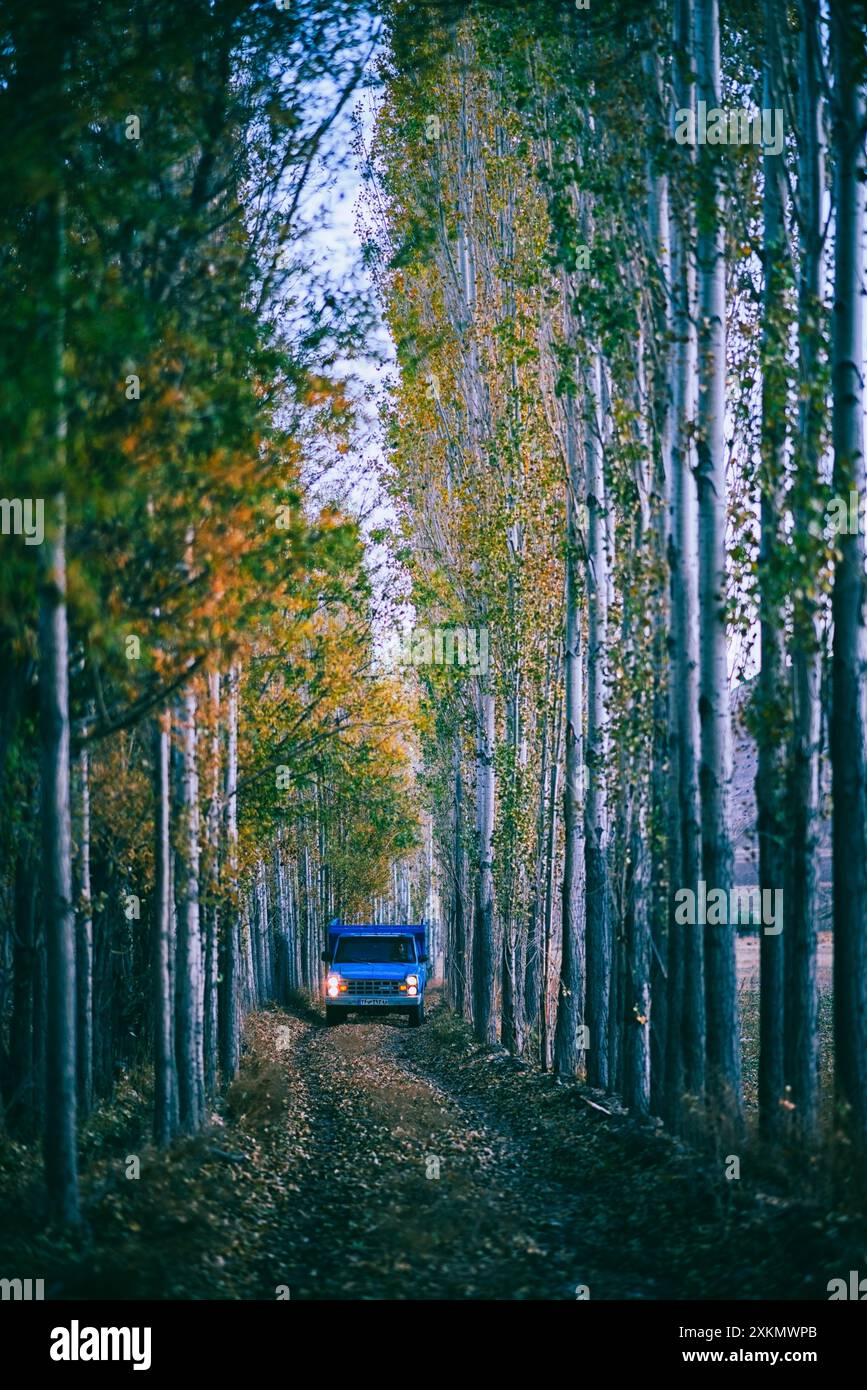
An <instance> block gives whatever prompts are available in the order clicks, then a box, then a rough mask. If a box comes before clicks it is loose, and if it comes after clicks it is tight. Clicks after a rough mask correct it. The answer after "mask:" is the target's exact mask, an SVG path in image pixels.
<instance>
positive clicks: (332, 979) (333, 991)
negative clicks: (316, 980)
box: [325, 975, 340, 999]
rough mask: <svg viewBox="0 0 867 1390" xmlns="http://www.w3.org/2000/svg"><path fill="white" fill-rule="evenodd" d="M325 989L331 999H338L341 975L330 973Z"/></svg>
mask: <svg viewBox="0 0 867 1390" xmlns="http://www.w3.org/2000/svg"><path fill="white" fill-rule="evenodd" d="M325 990H326V993H327V994H328V998H329V999H336V998H337V996H338V994H339V993H340V976H339V975H329V976H328V979H327V980H326V981H325Z"/></svg>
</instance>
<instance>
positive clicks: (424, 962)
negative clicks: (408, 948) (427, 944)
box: [418, 956, 430, 965]
mask: <svg viewBox="0 0 867 1390" xmlns="http://www.w3.org/2000/svg"><path fill="white" fill-rule="evenodd" d="M418 959H419V963H420V964H421V965H427V963H428V961H429V960H430V956H419V958H418Z"/></svg>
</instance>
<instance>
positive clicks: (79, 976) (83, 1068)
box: [75, 746, 93, 1118]
mask: <svg viewBox="0 0 867 1390" xmlns="http://www.w3.org/2000/svg"><path fill="white" fill-rule="evenodd" d="M78 794H79V824H78V911H77V914H76V929H75V984H76V1022H77V1049H78V1113H79V1115H80V1116H81V1117H82V1118H85V1117H86V1116H87V1115H89V1114H90V1111H91V1110H92V1108H93V904H92V895H91V888H90V758H89V754H88V750H87V747H86V746H85V747H84V748H82V750H81V752H80V754H79V756H78Z"/></svg>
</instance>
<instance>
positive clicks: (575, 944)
mask: <svg viewBox="0 0 867 1390" xmlns="http://www.w3.org/2000/svg"><path fill="white" fill-rule="evenodd" d="M574 410H575V402H574V399H570V400H569V402H568V406H567V412H568V414H567V428H566V454H567V478H566V608H565V620H566V621H565V638H564V651H565V705H566V708H565V715H566V752H565V770H564V779H563V829H564V846H563V898H562V923H563V944H562V953H561V958H560V989H559V994H558V999H557V1024H556V1030H555V1034H554V1070H555V1071H556V1072H557V1073H558V1074H559V1075H560V1076H575V1075H576V1074H577V1072H578V1070H579V1068H580V1067H581V1065H582V1063H583V1061H584V1048H583V1046H582V1039H581V1038H580V1037H579V1029H580V1028H581V1027H582V1026H583V1023H584V966H585V961H584V931H583V928H584V922H583V920H582V913H581V886H582V885H581V864H582V859H583V853H584V844H583V838H582V833H581V830H582V826H581V817H582V811H583V807H582V804H581V802H582V795H581V793H582V788H581V776H582V768H583V763H584V689H583V679H582V678H583V656H582V651H581V609H582V603H581V584H580V580H579V573H578V567H579V563H580V554H581V546H582V537H581V535H580V529H579V525H578V517H579V514H580V513H579V500H578V499H579V498H580V497H581V495H582V489H581V484H582V481H583V480H582V478H581V477H580V470H579V466H578V450H577V440H576V438H575V418H574Z"/></svg>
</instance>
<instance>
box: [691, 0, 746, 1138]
mask: <svg viewBox="0 0 867 1390" xmlns="http://www.w3.org/2000/svg"><path fill="white" fill-rule="evenodd" d="M695 18H696V59H697V63H696V69H697V93H698V99H699V101H706V102H707V109H708V110H710V109H712V108H714V107H719V106H720V105H721V102H722V89H721V78H720V48H719V5H718V0H696V8H695ZM698 168H699V181H698V196H699V209H698V228H699V233H698V243H697V262H698V383H699V390H698V468H697V479H698V509H699V604H700V698H699V715H700V719H701V766H700V771H699V785H700V789H701V838H702V875H703V877H704V879H705V881H706V883H707V888H708V894H710V892H711V891H712V890H718V891H720V892H722V893H723V894H725V900H726V902H728V899H729V893H730V890H731V884H732V852H731V842H730V838H729V794H730V781H731V714H730V708H729V682H728V665H727V657H728V649H727V641H726V638H727V630H726V551H725V532H726V467H725V438H724V429H723V427H724V417H725V381H726V321H725V224H724V212H723V201H722V191H721V186H720V178H719V170H718V156H717V153H716V147H714V146H710V145H706V144H705V145H701V146H700V147H699V154H698ZM708 915H709V916H710V913H708ZM725 915H726V917H727V916H728V913H727V912H726V914H725ZM705 949H706V956H707V978H706V981H705V998H706V1007H707V1062H708V1085H709V1088H710V1098H711V1102H712V1105H713V1107H714V1110H715V1111H716V1112H717V1113H718V1114H720V1115H722V1116H724V1117H727V1118H730V1119H731V1120H733V1121H736V1120H737V1118H738V1117H739V1115H740V1105H741V1055H740V1025H739V1018H738V999H737V979H736V970H735V932H734V927H733V926H732V925H731V924H730V923H728V922H726V923H725V924H722V923H714V922H709V923H708V925H707V926H706V929H705Z"/></svg>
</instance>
